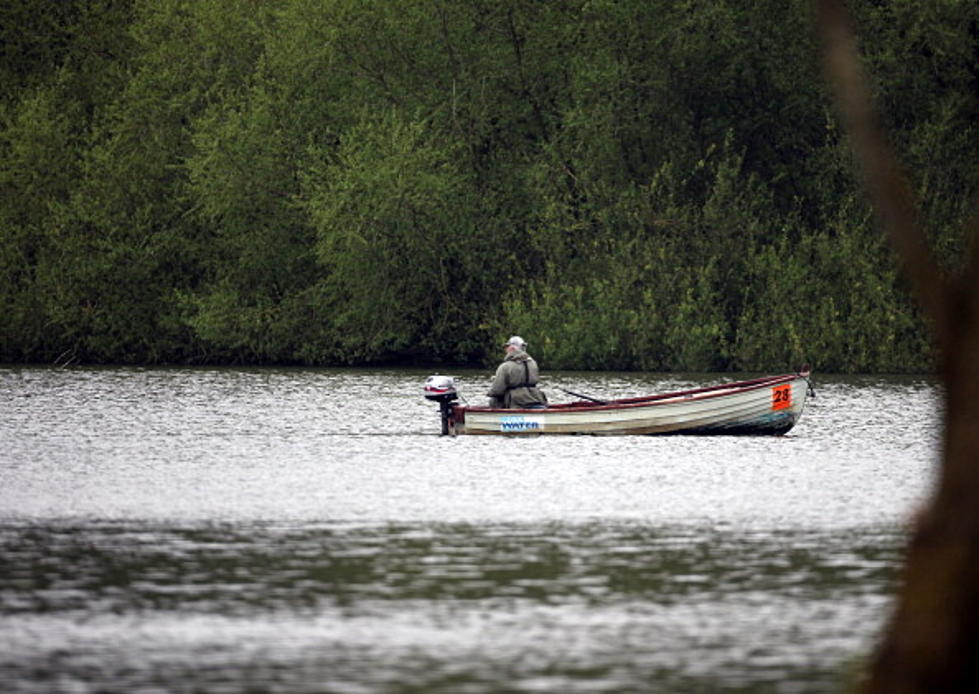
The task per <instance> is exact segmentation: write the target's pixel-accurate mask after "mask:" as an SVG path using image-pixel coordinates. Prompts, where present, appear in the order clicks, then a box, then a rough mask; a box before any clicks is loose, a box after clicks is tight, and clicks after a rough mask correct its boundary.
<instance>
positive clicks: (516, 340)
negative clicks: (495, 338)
mask: <svg viewBox="0 0 979 694" xmlns="http://www.w3.org/2000/svg"><path fill="white" fill-rule="evenodd" d="M509 345H513V346H514V347H518V348H520V349H523V348H524V347H526V346H527V343H526V342H524V339H523V338H522V337H520V336H519V335H514V336H513V337H511V338H510V339H509V340H507V341H506V342H504V343H503V346H504V347H507V346H509Z"/></svg>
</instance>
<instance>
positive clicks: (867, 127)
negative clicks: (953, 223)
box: [818, 0, 979, 694]
mask: <svg viewBox="0 0 979 694" xmlns="http://www.w3.org/2000/svg"><path fill="white" fill-rule="evenodd" d="M818 11H819V12H818V15H819V24H820V29H821V31H822V34H823V38H824V45H825V66H826V72H827V78H828V80H829V82H830V85H831V86H832V87H833V89H834V90H835V92H836V99H837V105H838V107H839V110H840V115H841V118H842V120H843V122H844V127H845V129H846V132H847V133H848V134H849V136H850V138H851V140H852V143H853V148H854V150H855V153H856V155H857V161H858V164H859V166H860V170H861V176H862V180H863V185H864V187H865V188H866V190H867V194H868V196H869V198H870V201H871V204H872V205H873V207H874V212H875V215H876V216H877V218H878V220H879V222H880V224H881V226H882V227H883V229H884V231H885V232H886V233H887V235H888V237H889V238H890V241H891V244H892V246H893V247H894V249H895V251H896V252H897V254H898V256H899V258H900V260H901V262H902V264H903V267H902V270H903V272H904V274H905V276H906V277H907V278H908V280H909V281H910V283H911V286H912V289H913V291H914V293H915V295H916V297H917V299H918V301H919V303H920V304H921V306H922V308H923V310H924V312H925V315H926V318H927V320H928V321H929V322H930V323H931V325H932V327H933V336H934V338H935V343H936V346H937V347H938V351H939V354H940V357H939V358H940V370H939V372H940V375H941V378H942V385H943V390H944V413H943V414H944V416H943V420H944V421H943V424H944V436H943V443H942V460H941V465H940V468H939V470H938V476H937V479H936V483H935V489H934V492H933V494H932V496H931V498H930V500H929V501H928V503H927V506H926V507H925V508H924V509H923V510H922V512H921V513H920V515H919V516H918V518H917V519H916V520H915V527H914V530H913V532H912V535H911V540H910V544H909V546H908V551H907V557H906V560H905V566H904V572H903V574H902V581H901V586H900V588H899V590H898V594H897V600H896V606H895V610H894V613H893V615H892V617H891V620H890V622H889V624H888V626H887V628H886V631H885V633H884V634H883V637H882V640H881V643H880V645H879V647H878V650H877V653H876V655H875V657H874V659H873V661H872V663H871V665H870V670H869V672H868V677H867V679H866V681H865V682H864V683H863V691H864V692H865V693H866V694H911V693H922V694H925V693H927V694H936V693H937V692H942V693H943V694H944V693H947V692H966V691H968V692H974V691H979V659H977V658H976V654H977V653H979V243H975V233H974V232H975V228H973V230H972V231H973V248H972V255H971V258H970V259H969V262H968V263H967V265H966V269H965V270H964V272H963V273H962V275H961V276H960V277H958V278H956V279H954V280H948V279H946V278H945V277H944V275H943V273H942V272H941V269H940V268H939V267H938V266H937V264H936V263H935V262H934V260H933V258H932V256H931V253H930V251H929V249H928V247H927V243H926V240H925V235H924V233H923V231H922V228H921V225H920V224H919V223H918V221H917V210H916V206H915V203H914V198H913V195H912V192H911V189H910V186H909V185H908V184H907V182H906V180H905V178H904V177H903V176H902V175H901V171H900V167H899V166H898V165H897V163H896V159H895V157H894V155H893V153H892V152H891V150H890V147H889V146H888V144H887V142H886V140H885V139H884V136H883V134H882V132H881V129H880V127H879V125H878V123H877V118H876V116H875V113H874V110H873V107H872V104H871V101H870V97H869V89H868V88H867V84H866V80H865V78H864V76H863V73H862V69H861V66H860V60H859V57H858V54H857V50H856V41H855V39H854V36H853V33H852V31H851V30H850V27H849V21H848V17H847V16H846V12H845V10H844V9H843V6H842V3H841V2H840V1H839V0H819V1H818Z"/></svg>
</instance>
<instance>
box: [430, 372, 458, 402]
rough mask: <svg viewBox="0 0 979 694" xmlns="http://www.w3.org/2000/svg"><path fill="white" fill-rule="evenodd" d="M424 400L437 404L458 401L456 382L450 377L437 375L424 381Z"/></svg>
mask: <svg viewBox="0 0 979 694" xmlns="http://www.w3.org/2000/svg"><path fill="white" fill-rule="evenodd" d="M425 399H426V400H432V401H434V402H438V403H449V402H452V401H453V400H458V399H459V393H458V392H457V391H456V381H455V379H454V378H453V377H452V376H440V375H438V374H436V375H434V376H429V377H428V378H427V379H425Z"/></svg>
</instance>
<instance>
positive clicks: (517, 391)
mask: <svg viewBox="0 0 979 694" xmlns="http://www.w3.org/2000/svg"><path fill="white" fill-rule="evenodd" d="M539 377H540V371H539V370H538V368H537V362H536V361H534V359H533V357H531V356H530V355H529V354H527V353H526V352H524V351H523V350H521V349H518V350H515V351H513V352H510V353H509V354H508V355H507V356H506V359H504V360H503V363H502V364H500V366H499V367H498V368H497V369H496V375H495V376H494V377H493V385H492V386H490V389H489V392H488V393H487V394H486V395H488V396H489V398H490V403H489V404H490V407H516V408H519V407H533V406H535V405H537V406H539V405H546V404H547V396H546V395H544V393H543V391H541V390H540V389H539V388H538V387H537V380H538V378H539Z"/></svg>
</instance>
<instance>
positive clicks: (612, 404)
mask: <svg viewBox="0 0 979 694" xmlns="http://www.w3.org/2000/svg"><path fill="white" fill-rule="evenodd" d="M809 375H810V374H809V371H808V369H801V370H799V371H798V372H796V373H791V374H782V375H778V376H763V377H760V378H752V379H749V380H744V381H734V382H730V383H720V384H717V385H712V386H707V387H704V388H694V389H691V390H682V391H678V392H673V393H662V394H659V395H647V396H643V397H632V398H622V399H617V400H600V399H598V398H592V397H589V396H583V395H580V394H578V393H573V392H571V391H564V392H566V393H569V394H570V395H572V396H575V397H577V398H580V399H578V400H573V401H571V402H567V403H558V404H554V405H548V406H547V407H545V408H541V409H498V408H492V407H482V406H475V405H467V404H461V403H460V402H459V397H460V396H459V394H458V391H457V390H456V387H455V379H454V378H453V377H451V376H441V375H437V374H436V375H433V376H429V377H428V379H427V380H426V382H425V387H424V394H425V398H426V399H428V400H430V401H433V402H437V403H439V409H440V413H441V418H442V434H443V435H452V436H454V435H457V434H504V435H538V434H592V435H616V434H701V435H702V434H707V435H716V434H740V435H781V434H785V433H786V432H787V431H789V430H790V429H791V428H792V427H793V426H795V424H796V422H798V421H799V417H801V416H802V411H803V410H804V409H805V405H806V399H807V398H808V397H809V396H811V395H814V393H813V389H812V383H811V381H810V380H809ZM562 390H563V389H562Z"/></svg>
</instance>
